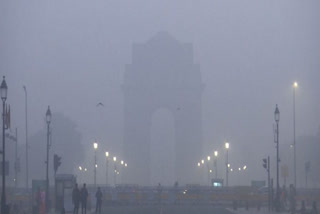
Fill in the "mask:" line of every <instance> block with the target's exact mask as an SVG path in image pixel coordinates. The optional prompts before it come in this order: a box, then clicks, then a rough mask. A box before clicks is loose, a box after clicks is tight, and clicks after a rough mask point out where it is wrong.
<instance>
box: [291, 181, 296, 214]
mask: <svg viewBox="0 0 320 214" xmlns="http://www.w3.org/2000/svg"><path fill="white" fill-rule="evenodd" d="M290 211H291V213H292V214H295V213H296V189H295V188H294V186H293V184H290Z"/></svg>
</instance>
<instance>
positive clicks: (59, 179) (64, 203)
mask: <svg viewBox="0 0 320 214" xmlns="http://www.w3.org/2000/svg"><path fill="white" fill-rule="evenodd" d="M76 182H77V181H76V177H75V176H74V175H71V174H57V175H56V178H55V202H56V203H55V209H56V211H57V212H60V211H61V210H62V208H64V209H65V211H66V212H72V211H73V207H72V189H73V187H74V185H75V183H76Z"/></svg>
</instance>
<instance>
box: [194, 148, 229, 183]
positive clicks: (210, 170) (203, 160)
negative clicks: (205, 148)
mask: <svg viewBox="0 0 320 214" xmlns="http://www.w3.org/2000/svg"><path fill="white" fill-rule="evenodd" d="M224 147H225V151H226V186H228V174H229V168H230V164H229V160H228V158H229V157H228V155H229V154H228V150H229V147H230V144H229V143H228V142H225V144H224ZM218 155H219V152H218V151H217V150H215V151H214V152H213V156H212V158H211V156H210V155H208V156H207V158H206V160H207V161H205V159H202V160H201V161H199V162H198V163H197V166H198V167H204V164H205V163H206V166H207V174H208V183H209V185H211V181H210V174H211V173H212V172H213V170H212V168H211V167H210V163H211V160H212V161H213V168H214V170H215V178H216V179H217V178H218V164H217V162H218Z"/></svg>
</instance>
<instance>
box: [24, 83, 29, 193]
mask: <svg viewBox="0 0 320 214" xmlns="http://www.w3.org/2000/svg"><path fill="white" fill-rule="evenodd" d="M23 90H24V95H25V114H26V188H27V189H28V188H29V154H28V150H29V145H28V96H27V95H28V94H27V87H26V86H25V85H24V86H23Z"/></svg>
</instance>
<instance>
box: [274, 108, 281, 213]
mask: <svg viewBox="0 0 320 214" xmlns="http://www.w3.org/2000/svg"><path fill="white" fill-rule="evenodd" d="M274 120H275V121H276V124H277V127H276V135H277V136H276V143H277V146H276V148H277V160H276V162H277V191H276V210H277V211H279V208H280V194H279V193H280V192H279V121H280V111H279V109H278V105H276V109H275V111H274Z"/></svg>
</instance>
